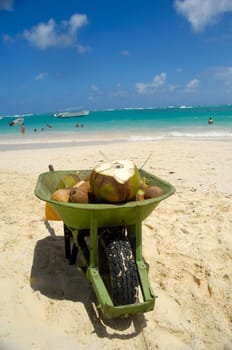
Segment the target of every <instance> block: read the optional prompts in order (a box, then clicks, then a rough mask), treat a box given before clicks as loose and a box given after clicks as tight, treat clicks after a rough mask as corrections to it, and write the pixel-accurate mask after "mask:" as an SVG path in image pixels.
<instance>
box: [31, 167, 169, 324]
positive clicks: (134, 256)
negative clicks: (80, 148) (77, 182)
mask: <svg viewBox="0 0 232 350" xmlns="http://www.w3.org/2000/svg"><path fill="white" fill-rule="evenodd" d="M74 172H76V173H77V174H78V176H79V177H80V179H83V180H84V179H86V178H87V177H88V176H89V175H90V170H79V171H78V170H75V171H73V170H69V171H64V170H63V171H51V172H46V173H42V174H40V175H39V177H38V180H37V184H36V188H35V195H36V196H37V197H38V198H39V199H41V200H43V201H45V202H47V203H49V205H50V206H51V208H52V209H53V210H54V211H55V213H56V214H57V215H58V216H59V218H60V219H61V220H62V221H63V223H64V234H65V242H66V243H65V247H66V249H65V251H66V257H68V258H70V259H71V260H72V259H75V255H76V253H77V252H81V253H82V257H83V258H84V263H83V265H82V266H81V268H82V270H83V271H84V273H85V275H86V277H87V278H88V280H89V281H90V282H91V284H92V287H93V289H94V292H95V294H96V297H97V300H98V303H99V305H98V306H97V307H98V308H99V309H100V310H101V312H102V313H103V315H104V316H105V317H107V318H115V317H119V316H127V315H131V314H136V313H144V312H147V311H152V310H153V309H154V305H155V298H156V296H155V295H154V293H153V291H152V288H151V285H150V283H149V279H148V268H147V265H146V263H145V261H144V259H143V256H142V221H143V220H144V219H145V218H146V217H147V216H149V215H150V214H151V212H152V211H153V210H154V209H155V208H156V206H157V205H158V204H159V203H160V202H161V201H162V200H164V199H166V198H167V197H169V196H171V195H172V194H173V193H174V192H175V188H174V187H173V186H172V185H171V184H169V183H168V182H166V181H164V180H162V179H160V178H158V177H156V176H154V175H152V174H150V173H148V172H146V171H145V170H140V176H141V177H145V178H146V179H147V180H148V181H149V183H150V184H151V185H155V186H159V187H160V188H161V189H162V195H161V196H159V197H156V198H152V199H146V200H142V201H131V202H127V203H124V204H102V203H96V204H93V203H88V204H81V203H62V202H56V201H53V200H52V199H51V194H52V193H53V192H54V191H55V190H56V187H57V185H58V183H59V181H60V180H61V178H62V177H63V176H64V175H67V174H69V173H72V174H73V173H74ZM70 237H71V238H72V240H73V242H74V246H73V250H72V253H70V251H69V239H70Z"/></svg>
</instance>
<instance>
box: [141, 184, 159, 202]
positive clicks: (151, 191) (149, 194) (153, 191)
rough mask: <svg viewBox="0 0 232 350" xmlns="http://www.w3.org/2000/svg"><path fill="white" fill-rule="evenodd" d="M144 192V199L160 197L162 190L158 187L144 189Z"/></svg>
mask: <svg viewBox="0 0 232 350" xmlns="http://www.w3.org/2000/svg"><path fill="white" fill-rule="evenodd" d="M144 192H145V196H144V197H145V199H150V198H156V197H160V196H162V194H163V190H162V188H160V187H159V186H149V187H145V189H144Z"/></svg>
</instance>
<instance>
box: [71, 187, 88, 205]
mask: <svg viewBox="0 0 232 350" xmlns="http://www.w3.org/2000/svg"><path fill="white" fill-rule="evenodd" d="M69 202H71V203H88V202H89V200H88V191H85V190H83V189H81V188H78V187H76V188H75V187H74V188H72V189H71V190H70V194H69Z"/></svg>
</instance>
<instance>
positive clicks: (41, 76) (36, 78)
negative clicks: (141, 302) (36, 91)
mask: <svg viewBox="0 0 232 350" xmlns="http://www.w3.org/2000/svg"><path fill="white" fill-rule="evenodd" d="M47 75H48V73H39V74H37V75H36V77H35V80H42V79H44V78H46V76H47Z"/></svg>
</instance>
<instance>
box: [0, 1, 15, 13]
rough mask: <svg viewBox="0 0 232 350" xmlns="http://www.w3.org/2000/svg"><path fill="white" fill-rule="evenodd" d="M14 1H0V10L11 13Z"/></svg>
mask: <svg viewBox="0 0 232 350" xmlns="http://www.w3.org/2000/svg"><path fill="white" fill-rule="evenodd" d="M13 4H14V0H0V10H6V11H11V10H12V9H13Z"/></svg>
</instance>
